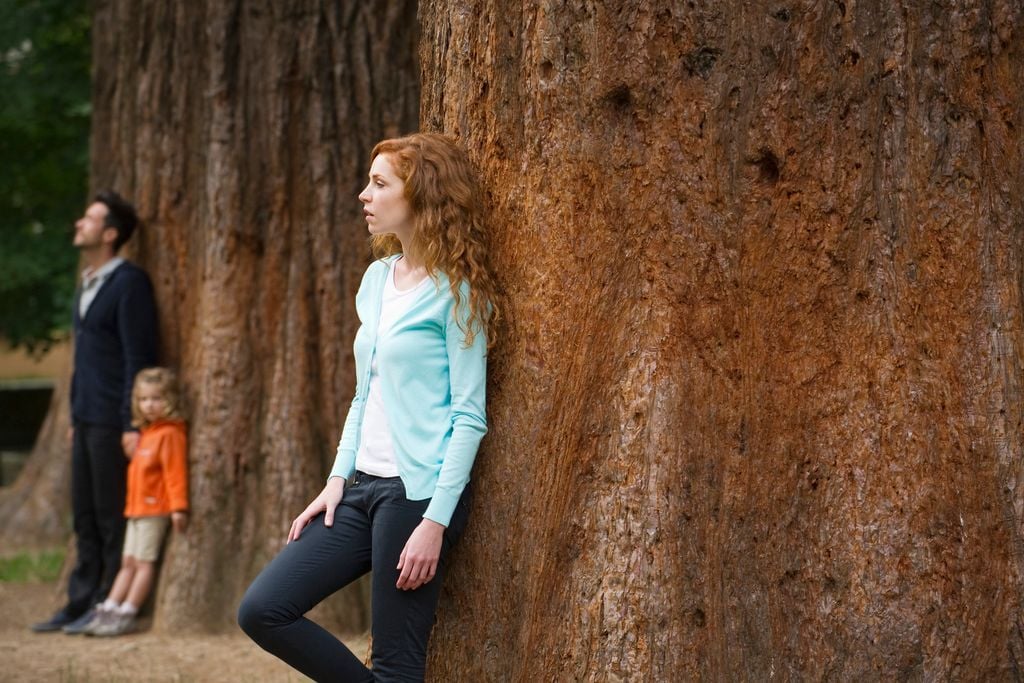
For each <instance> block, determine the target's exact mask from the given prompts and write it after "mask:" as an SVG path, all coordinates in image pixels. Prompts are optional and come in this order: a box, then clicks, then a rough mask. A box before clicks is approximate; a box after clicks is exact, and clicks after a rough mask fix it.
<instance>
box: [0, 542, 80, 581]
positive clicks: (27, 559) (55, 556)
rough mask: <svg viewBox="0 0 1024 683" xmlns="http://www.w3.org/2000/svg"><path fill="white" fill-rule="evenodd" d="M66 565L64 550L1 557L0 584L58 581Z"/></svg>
mask: <svg viewBox="0 0 1024 683" xmlns="http://www.w3.org/2000/svg"><path fill="white" fill-rule="evenodd" d="M63 564H64V551H63V550H44V551H43V552H40V553H26V552H22V553H18V554H17V555H11V556H9V557H0V583H4V582H17V583H26V582H29V581H56V580H57V577H58V576H60V568H61V566H63Z"/></svg>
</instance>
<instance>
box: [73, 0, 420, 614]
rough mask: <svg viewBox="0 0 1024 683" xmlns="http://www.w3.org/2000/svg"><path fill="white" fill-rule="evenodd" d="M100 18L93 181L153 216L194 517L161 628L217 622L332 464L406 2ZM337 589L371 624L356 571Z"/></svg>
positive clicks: (178, 10)
mask: <svg viewBox="0 0 1024 683" xmlns="http://www.w3.org/2000/svg"><path fill="white" fill-rule="evenodd" d="M93 35H94V41H95V42H94V65H95V67H94V112H93V120H94V124H93V126H94V127H93V137H92V184H93V186H94V187H105V186H111V187H116V188H119V190H120V191H121V192H123V193H124V194H126V195H127V196H128V197H131V198H132V199H133V200H134V201H135V202H136V204H137V206H138V208H139V210H140V214H141V216H142V217H143V218H144V220H145V223H146V225H145V228H144V229H143V230H142V231H141V234H140V235H139V236H138V240H139V245H138V250H139V261H140V262H141V263H142V264H143V265H144V266H145V267H146V268H147V269H148V271H149V273H150V275H151V276H152V278H153V281H154V283H155V286H156V292H157V299H158V304H159V308H160V324H161V330H162V340H163V344H164V346H163V350H162V357H163V359H164V361H165V362H167V363H170V364H172V365H175V366H177V367H179V368H180V370H181V377H182V379H183V382H184V385H185V394H186V396H187V398H188V403H189V414H190V421H189V423H190V429H189V436H190V452H191V456H190V462H191V485H192V489H191V495H192V503H193V523H192V525H191V527H190V528H189V531H188V533H187V534H186V535H184V536H181V537H178V538H174V539H173V541H172V543H171V545H170V547H169V552H168V556H167V558H166V559H165V563H164V577H163V579H162V581H161V585H160V589H159V594H158V596H157V606H156V624H157V628H166V627H176V628H177V627H189V628H193V627H195V625H196V624H202V625H205V626H207V627H211V628H217V627H221V626H229V625H230V624H231V623H233V618H234V612H235V608H236V606H237V603H238V599H239V598H240V596H241V593H242V591H243V590H244V589H245V587H246V585H247V584H248V582H249V581H250V580H251V579H252V578H253V576H254V575H255V573H256V572H257V571H258V570H259V569H260V568H261V567H262V566H263V565H264V564H265V563H266V561H267V560H268V559H269V558H270V557H272V556H273V554H275V553H276V551H277V550H278V549H279V547H280V546H281V545H282V542H283V540H284V535H285V533H286V530H287V527H288V524H289V523H290V520H291V518H293V517H294V516H295V515H296V514H298V512H300V511H301V510H302V508H303V507H305V505H306V504H307V503H308V502H309V500H310V499H311V498H312V496H313V495H315V494H316V493H317V492H318V491H319V490H320V487H322V485H323V481H324V478H325V477H326V472H327V470H328V468H329V465H330V463H331V462H332V461H333V456H334V448H335V445H336V443H337V439H338V436H339V434H340V427H341V424H342V422H343V420H344V415H345V412H346V411H347V409H348V403H349V401H350V399H351V396H352V391H353V368H352V358H351V341H352V336H353V334H354V332H355V324H356V320H355V314H354V308H353V299H354V295H355V288H356V286H357V285H358V282H359V278H360V276H361V274H362V271H363V269H364V267H365V265H366V263H367V262H368V260H369V249H368V240H367V237H368V236H367V234H366V229H365V224H364V223H363V221H362V219H361V211H360V205H359V203H358V201H357V200H356V195H357V194H358V191H359V188H360V187H361V186H362V184H363V182H364V178H365V173H366V165H367V162H368V155H369V148H370V146H371V145H372V144H373V143H374V142H375V141H376V140H378V139H380V138H381V137H384V136H388V135H395V134H398V133H403V132H407V131H409V130H413V129H414V128H415V126H416V121H417V106H418V80H417V79H418V71H417V66H416V55H415V44H416V43H415V41H416V18H415V4H414V3H412V2H408V1H400V2H390V3H387V4H384V3H373V4H372V6H371V5H370V4H367V3H362V2H342V3H333V2H312V1H310V2H301V3H295V2H270V1H264V2H246V3H241V2H218V3H176V2H143V3H140V2H125V1H120V0H118V1H114V2H111V1H108V2H99V3H97V5H96V10H95V20H94V25H93ZM333 604H334V605H335V607H336V608H337V609H336V610H335V611H336V612H340V613H344V614H345V616H346V623H347V626H349V627H350V628H360V627H363V626H365V598H364V596H362V595H361V593H360V590H358V587H357V590H356V591H354V592H350V593H348V594H347V595H345V594H343V595H342V596H341V597H340V598H339V599H338V600H336V601H335V602H334V603H333ZM328 611H330V610H328ZM326 616H327V618H328V620H329V619H330V615H326Z"/></svg>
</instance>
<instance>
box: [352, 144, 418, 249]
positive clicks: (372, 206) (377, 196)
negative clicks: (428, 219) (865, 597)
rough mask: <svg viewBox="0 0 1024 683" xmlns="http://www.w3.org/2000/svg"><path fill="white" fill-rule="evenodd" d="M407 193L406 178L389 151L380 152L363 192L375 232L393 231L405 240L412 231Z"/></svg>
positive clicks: (366, 214)
mask: <svg viewBox="0 0 1024 683" xmlns="http://www.w3.org/2000/svg"><path fill="white" fill-rule="evenodd" d="M404 193H405V182H404V181H403V180H402V179H401V178H399V177H398V176H397V175H396V174H395V169H394V168H393V167H392V166H391V160H390V159H389V158H388V155H387V154H378V155H377V158H375V159H374V160H373V163H372V164H371V165H370V182H369V183H368V184H367V185H366V187H365V188H363V191H362V192H360V193H359V201H361V202H362V203H363V215H364V216H365V217H366V224H367V227H368V228H369V230H370V234H371V235H387V234H393V235H396V236H397V237H398V239H399V240H401V241H402V243H403V244H404V243H405V242H406V240H407V239H408V238H409V237H410V236H411V235H412V207H410V206H409V201H408V200H407V199H406V198H405V194H404Z"/></svg>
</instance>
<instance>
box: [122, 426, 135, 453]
mask: <svg viewBox="0 0 1024 683" xmlns="http://www.w3.org/2000/svg"><path fill="white" fill-rule="evenodd" d="M138 445H139V433H138V432H125V433H124V434H122V435H121V448H123V449H124V457H126V458H130V457H132V454H134V453H135V449H136V447H137V446H138Z"/></svg>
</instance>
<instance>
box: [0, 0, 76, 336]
mask: <svg viewBox="0 0 1024 683" xmlns="http://www.w3.org/2000/svg"><path fill="white" fill-rule="evenodd" d="M89 21H90V15H89V5H88V3H87V2H85V1H84V0H3V2H0V274H2V275H0V336H2V337H4V338H6V339H7V340H8V341H9V342H11V343H12V344H14V345H16V346H24V347H26V348H28V349H29V350H30V351H35V350H42V349H45V348H46V347H48V346H49V344H50V343H52V342H53V341H56V340H57V339H58V338H60V337H61V336H62V335H63V334H65V333H66V330H67V328H68V326H69V325H70V316H71V300H72V296H73V294H74V284H75V266H76V263H77V259H78V254H77V252H76V251H75V249H74V248H72V246H71V236H72V226H73V223H74V220H75V219H76V218H78V216H79V215H80V214H81V212H82V210H83V206H84V203H85V200H86V199H87V197H86V192H87V188H88V164H89V114H90V79H89V62H90V42H89Z"/></svg>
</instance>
